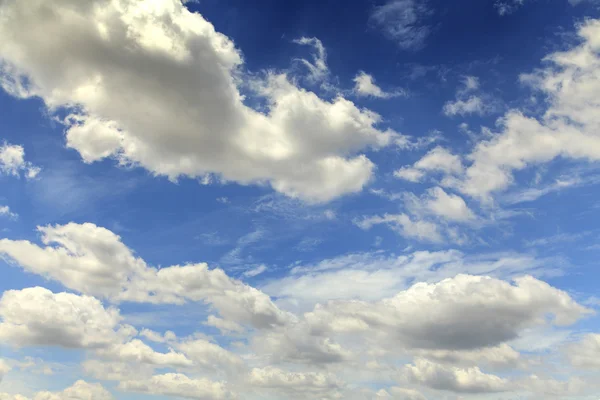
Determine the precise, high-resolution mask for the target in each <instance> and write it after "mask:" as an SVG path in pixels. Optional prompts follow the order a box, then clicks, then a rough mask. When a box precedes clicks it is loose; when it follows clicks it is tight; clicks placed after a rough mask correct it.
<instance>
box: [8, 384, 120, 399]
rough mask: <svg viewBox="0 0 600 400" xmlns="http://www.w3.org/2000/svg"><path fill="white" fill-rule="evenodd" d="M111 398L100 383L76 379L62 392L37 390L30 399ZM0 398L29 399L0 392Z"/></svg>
mask: <svg viewBox="0 0 600 400" xmlns="http://www.w3.org/2000/svg"><path fill="white" fill-rule="evenodd" d="M91 399H93V400H113V399H114V397H113V396H112V395H111V394H110V393H109V392H108V391H107V390H106V389H105V388H104V387H102V386H101V385H100V384H98V383H87V382H85V381H81V380H80V381H77V382H75V383H74V384H73V386H71V387H69V388H67V389H65V390H63V391H62V392H46V391H44V392H38V393H36V394H35V395H34V396H33V399H31V400H91ZM0 400H29V399H28V398H27V397H25V396H21V395H10V394H6V393H0Z"/></svg>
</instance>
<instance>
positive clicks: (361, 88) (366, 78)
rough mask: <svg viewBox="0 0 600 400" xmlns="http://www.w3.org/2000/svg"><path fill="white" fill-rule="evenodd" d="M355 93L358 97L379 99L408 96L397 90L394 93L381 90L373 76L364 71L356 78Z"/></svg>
mask: <svg viewBox="0 0 600 400" xmlns="http://www.w3.org/2000/svg"><path fill="white" fill-rule="evenodd" d="M354 93H356V94H357V95H358V96H367V97H369V96H370V97H376V98H379V99H389V98H392V97H398V96H406V92H404V91H401V90H397V91H394V92H386V91H384V90H383V89H381V88H380V87H379V86H378V85H377V84H376V83H375V80H374V79H373V76H371V75H369V74H367V73H366V72H364V71H360V72H359V73H358V75H356V76H355V77H354Z"/></svg>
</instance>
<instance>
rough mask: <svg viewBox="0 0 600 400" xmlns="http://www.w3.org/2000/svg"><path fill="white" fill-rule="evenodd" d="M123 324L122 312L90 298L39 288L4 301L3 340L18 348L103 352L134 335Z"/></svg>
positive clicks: (7, 295) (0, 312)
mask: <svg viewBox="0 0 600 400" xmlns="http://www.w3.org/2000/svg"><path fill="white" fill-rule="evenodd" d="M120 321H121V317H120V315H119V312H118V310H116V309H113V308H109V309H105V308H104V307H103V305H102V303H101V302H100V301H99V300H97V299H95V298H93V297H89V296H77V295H75V294H70V293H56V294H55V293H52V292H51V291H49V290H47V289H44V288H41V287H35V288H28V289H23V290H9V291H6V292H4V294H3V295H2V298H0V338H1V339H2V342H4V343H9V344H12V345H15V346H61V347H66V348H100V347H104V346H107V345H110V344H112V343H114V342H117V341H119V340H121V339H122V338H124V337H127V336H129V335H131V334H132V333H134V330H133V328H132V327H128V326H126V325H121V324H120Z"/></svg>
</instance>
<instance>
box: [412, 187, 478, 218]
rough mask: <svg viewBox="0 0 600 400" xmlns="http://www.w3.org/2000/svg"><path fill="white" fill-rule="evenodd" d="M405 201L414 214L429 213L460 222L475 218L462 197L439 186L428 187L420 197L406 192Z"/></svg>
mask: <svg viewBox="0 0 600 400" xmlns="http://www.w3.org/2000/svg"><path fill="white" fill-rule="evenodd" d="M405 203H407V207H408V208H409V210H411V212H412V213H413V214H416V215H420V214H430V215H434V216H437V217H439V218H441V219H443V220H447V221H452V222H462V223H464V222H469V221H473V220H474V219H475V214H474V213H473V211H471V209H470V208H469V206H467V203H466V202H465V200H464V199H463V198H462V197H460V196H458V195H455V194H452V193H446V192H445V191H444V189H442V188H440V187H435V188H432V189H429V190H428V191H427V192H426V194H425V195H424V196H422V197H417V196H415V195H413V194H408V195H406V196H405Z"/></svg>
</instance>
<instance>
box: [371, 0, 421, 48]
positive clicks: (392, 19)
mask: <svg viewBox="0 0 600 400" xmlns="http://www.w3.org/2000/svg"><path fill="white" fill-rule="evenodd" d="M430 14H431V10H430V9H429V8H428V4H427V2H426V1H415V0H389V1H388V2H386V3H385V4H384V5H382V6H379V7H376V8H375V9H374V11H373V13H372V14H371V18H370V19H371V23H372V24H373V25H374V26H376V27H377V28H378V29H380V30H381V31H382V32H383V33H384V35H385V36H387V37H388V38H389V39H391V40H393V41H394V42H396V43H397V44H398V46H399V47H400V48H401V49H404V50H419V49H421V48H422V47H423V46H424V45H425V41H426V40H427V38H428V37H429V34H430V33H431V28H430V27H429V26H428V25H427V24H426V23H425V20H426V19H427V17H428V16H429V15H430Z"/></svg>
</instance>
